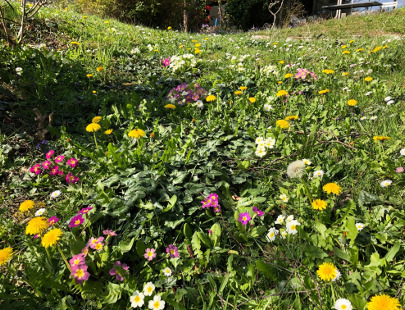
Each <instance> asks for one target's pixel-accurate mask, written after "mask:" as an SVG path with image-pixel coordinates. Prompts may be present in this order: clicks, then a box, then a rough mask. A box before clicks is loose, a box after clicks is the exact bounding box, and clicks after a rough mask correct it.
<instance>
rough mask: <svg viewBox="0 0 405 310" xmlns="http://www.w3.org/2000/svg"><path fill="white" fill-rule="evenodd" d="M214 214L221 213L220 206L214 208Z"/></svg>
mask: <svg viewBox="0 0 405 310" xmlns="http://www.w3.org/2000/svg"><path fill="white" fill-rule="evenodd" d="M214 212H215V213H219V212H221V206H220V205H217V206H216V207H214Z"/></svg>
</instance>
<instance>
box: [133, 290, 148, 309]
mask: <svg viewBox="0 0 405 310" xmlns="http://www.w3.org/2000/svg"><path fill="white" fill-rule="evenodd" d="M144 298H145V296H144V295H143V294H142V293H139V292H138V291H135V292H134V293H133V294H132V296H131V297H129V300H130V302H131V307H132V308H136V307H139V308H140V307H142V306H143V304H144Z"/></svg>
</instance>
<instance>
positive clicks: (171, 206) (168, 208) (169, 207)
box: [162, 195, 177, 212]
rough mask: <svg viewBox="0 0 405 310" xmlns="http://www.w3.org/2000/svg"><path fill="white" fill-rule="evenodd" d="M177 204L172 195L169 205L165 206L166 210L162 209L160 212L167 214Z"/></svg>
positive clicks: (175, 197) (174, 196) (175, 198)
mask: <svg viewBox="0 0 405 310" xmlns="http://www.w3.org/2000/svg"><path fill="white" fill-rule="evenodd" d="M176 202H177V196H176V195H173V196H172V198H170V200H169V203H168V204H167V208H165V209H163V211H162V212H167V211H170V210H171V209H173V207H174V206H175V205H176Z"/></svg>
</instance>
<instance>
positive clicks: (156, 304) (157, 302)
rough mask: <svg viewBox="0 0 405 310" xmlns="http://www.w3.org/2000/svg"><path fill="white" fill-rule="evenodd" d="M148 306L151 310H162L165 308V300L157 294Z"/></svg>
mask: <svg viewBox="0 0 405 310" xmlns="http://www.w3.org/2000/svg"><path fill="white" fill-rule="evenodd" d="M148 308H149V309H151V310H162V309H164V308H165V302H164V301H163V300H162V298H161V297H160V296H159V295H155V296H154V297H153V299H152V300H149V303H148Z"/></svg>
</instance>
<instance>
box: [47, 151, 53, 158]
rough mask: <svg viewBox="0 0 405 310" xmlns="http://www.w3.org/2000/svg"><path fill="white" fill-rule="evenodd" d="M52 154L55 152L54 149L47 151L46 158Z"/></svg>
mask: <svg viewBox="0 0 405 310" xmlns="http://www.w3.org/2000/svg"><path fill="white" fill-rule="evenodd" d="M53 154H55V151H54V150H50V151H49V152H48V153H46V159H51V158H52V156H53Z"/></svg>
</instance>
